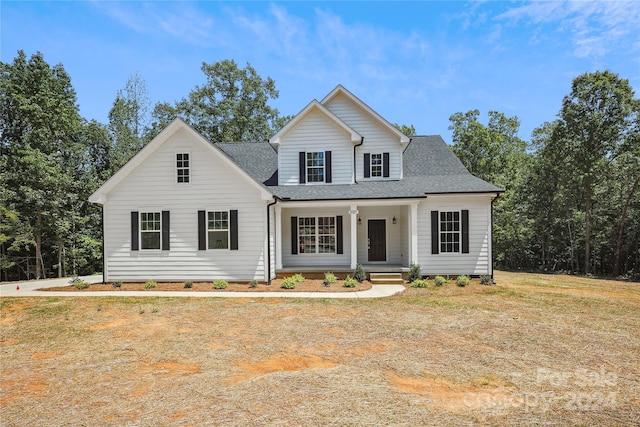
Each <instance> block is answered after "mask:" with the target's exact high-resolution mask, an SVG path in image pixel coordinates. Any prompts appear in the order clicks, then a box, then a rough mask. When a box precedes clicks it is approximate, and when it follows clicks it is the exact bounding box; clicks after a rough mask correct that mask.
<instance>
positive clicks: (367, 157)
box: [364, 153, 371, 178]
mask: <svg viewBox="0 0 640 427" xmlns="http://www.w3.org/2000/svg"><path fill="white" fill-rule="evenodd" d="M364 177H365V178H371V154H369V153H364Z"/></svg>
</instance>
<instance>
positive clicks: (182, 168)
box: [176, 153, 191, 184]
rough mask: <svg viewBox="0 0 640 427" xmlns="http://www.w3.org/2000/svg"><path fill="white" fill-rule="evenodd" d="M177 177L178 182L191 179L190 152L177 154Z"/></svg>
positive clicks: (185, 181)
mask: <svg viewBox="0 0 640 427" xmlns="http://www.w3.org/2000/svg"><path fill="white" fill-rule="evenodd" d="M176 177H177V178H176V179H177V182H178V184H182V183H188V182H189V181H190V178H191V177H190V164H189V153H178V154H176Z"/></svg>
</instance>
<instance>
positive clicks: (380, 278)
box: [369, 273, 404, 285]
mask: <svg viewBox="0 0 640 427" xmlns="http://www.w3.org/2000/svg"><path fill="white" fill-rule="evenodd" d="M369 281H370V282H371V284H373V285H402V284H403V283H404V280H402V273H369Z"/></svg>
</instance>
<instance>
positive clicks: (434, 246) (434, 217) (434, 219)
mask: <svg viewBox="0 0 640 427" xmlns="http://www.w3.org/2000/svg"><path fill="white" fill-rule="evenodd" d="M438 235H439V229H438V211H431V253H432V254H437V253H440V251H439V247H438V246H439V245H440V242H439V241H438V240H439V239H438Z"/></svg>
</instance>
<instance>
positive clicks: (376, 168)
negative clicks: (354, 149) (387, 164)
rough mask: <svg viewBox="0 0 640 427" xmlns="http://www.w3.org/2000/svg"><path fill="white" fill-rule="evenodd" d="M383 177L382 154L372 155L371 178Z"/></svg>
mask: <svg viewBox="0 0 640 427" xmlns="http://www.w3.org/2000/svg"><path fill="white" fill-rule="evenodd" d="M381 176H382V153H379V154H371V177H372V178H373V177H381Z"/></svg>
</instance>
